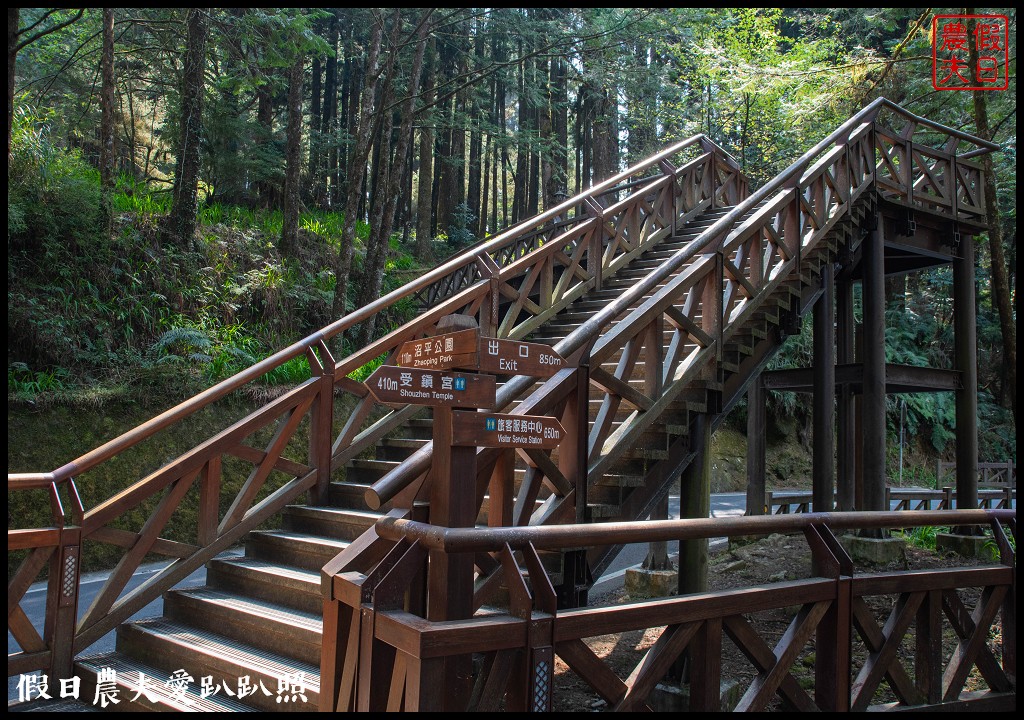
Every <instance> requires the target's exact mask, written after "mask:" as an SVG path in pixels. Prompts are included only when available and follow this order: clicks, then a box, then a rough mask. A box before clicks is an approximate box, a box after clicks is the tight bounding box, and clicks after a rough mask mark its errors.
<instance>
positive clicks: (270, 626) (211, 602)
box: [164, 587, 323, 665]
mask: <svg viewBox="0 0 1024 720" xmlns="http://www.w3.org/2000/svg"><path fill="white" fill-rule="evenodd" d="M164 616H165V617H167V618H168V619H170V620H175V621H177V622H180V623H183V624H189V625H192V626H194V627H197V628H201V629H203V630H208V631H210V632H216V633H219V634H220V635H224V636H226V637H229V638H232V639H234V640H238V641H240V642H246V643H250V644H252V645H254V646H255V647H258V648H260V649H262V650H269V651H270V652H275V653H278V654H280V655H284V656H286V657H289V658H293V659H295V660H300V661H302V662H306V663H309V664H311V665H316V664H319V663H320V649H321V648H320V646H321V640H322V635H323V617H322V615H321V613H311V612H305V611H302V610H296V609H295V608H290V607H287V606H284V605H278V604H276V603H271V602H267V601H265V600H258V599H256V598H251V597H247V596H245V595H239V594H237V593H233V592H227V591H224V590H221V589H218V588H212V587H199V588H187V589H182V590H172V591H170V592H168V593H167V594H166V595H165V596H164Z"/></svg>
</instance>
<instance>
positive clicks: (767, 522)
mask: <svg viewBox="0 0 1024 720" xmlns="http://www.w3.org/2000/svg"><path fill="white" fill-rule="evenodd" d="M1016 517H1017V511H1016V510H915V511H900V512H892V511H889V512H886V511H880V512H869V511H855V512H837V513H800V514H796V515H752V516H749V517H724V518H697V519H681V520H644V521H641V522H609V523H596V524H593V525H582V526H581V525H547V526H542V525H533V526H525V527H515V528H445V527H440V526H437V525H428V524H426V523H421V522H417V521H415V520H399V519H395V518H390V517H385V518H382V519H381V520H378V521H377V524H376V529H377V534H378V535H380V536H381V537H383V538H386V539H388V540H399V539H402V538H407V539H409V540H416V541H419V542H421V543H422V544H423V545H424V547H426V548H428V549H430V550H443V551H445V552H488V551H494V550H496V549H499V548H501V547H502V545H505V544H508V545H509V546H510V547H512V548H516V549H518V548H523V547H526V546H527V545H533V546H534V547H536V548H537V549H538V550H555V549H560V548H581V547H589V546H591V545H619V544H624V543H644V542H658V541H663V540H664V541H667V540H696V539H701V538H714V537H731V536H738V535H767V534H770V533H787V532H799V531H801V530H803V529H804V528H806V527H810V526H812V525H827V526H828V527H830V528H833V529H836V530H852V529H858V528H873V529H878V528H901V527H919V526H924V525H941V526H965V525H988V524H990V523H991V522H992V521H993V520H999V521H1001V522H1002V521H1009V520H1013V519H1015V518H1016Z"/></svg>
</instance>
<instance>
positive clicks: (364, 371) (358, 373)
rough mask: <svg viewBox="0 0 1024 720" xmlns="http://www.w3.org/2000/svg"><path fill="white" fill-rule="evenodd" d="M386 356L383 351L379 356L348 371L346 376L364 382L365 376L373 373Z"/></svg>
mask: <svg viewBox="0 0 1024 720" xmlns="http://www.w3.org/2000/svg"><path fill="white" fill-rule="evenodd" d="M387 357H388V356H387V353H385V354H383V355H381V356H380V357H377V358H374V359H373V360H371V361H370V362H368V363H366V364H365V365H363V366H361V367H358V368H356V369H355V370H353V371H352V372H350V373H349V374H348V377H349V378H350V379H352V380H355V381H356V382H366V378H368V377H370V375H372V374H373V371H374V370H376V369H377V368H379V367H380V366H381V365H383V364H384V361H385V360H387Z"/></svg>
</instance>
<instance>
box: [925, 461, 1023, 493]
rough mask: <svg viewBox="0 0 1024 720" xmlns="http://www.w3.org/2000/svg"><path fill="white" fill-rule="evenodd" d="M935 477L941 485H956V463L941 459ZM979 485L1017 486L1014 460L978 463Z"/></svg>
mask: <svg viewBox="0 0 1024 720" xmlns="http://www.w3.org/2000/svg"><path fill="white" fill-rule="evenodd" d="M935 478H936V484H937V485H938V486H939V487H943V486H944V485H955V484H956V463H955V462H945V461H943V460H940V461H939V464H938V470H937V472H936V473H935ZM978 487H999V488H1001V487H1010V488H1016V487H1017V467H1016V466H1015V465H1014V464H1013V460H1007V461H1006V462H980V463H978Z"/></svg>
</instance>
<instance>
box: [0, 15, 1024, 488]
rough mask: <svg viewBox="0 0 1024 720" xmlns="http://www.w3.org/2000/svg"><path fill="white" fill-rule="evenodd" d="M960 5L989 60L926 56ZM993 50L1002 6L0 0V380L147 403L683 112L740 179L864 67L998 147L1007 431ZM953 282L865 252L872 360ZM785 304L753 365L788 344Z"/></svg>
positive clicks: (896, 350) (505, 214) (615, 167)
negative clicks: (3, 338) (965, 87)
mask: <svg viewBox="0 0 1024 720" xmlns="http://www.w3.org/2000/svg"><path fill="white" fill-rule="evenodd" d="M958 13H959V14H968V15H970V14H980V15H993V14H994V15H1004V16H1006V18H1007V19H1006V25H1007V28H1008V35H1009V43H1008V44H1009V54H1008V56H1009V66H1008V79H1009V87H1008V88H1007V89H1006V90H1002V91H960V92H955V91H954V92H949V91H941V90H938V89H937V88H936V87H935V86H934V85H933V72H932V70H933V68H932V47H933V42H934V40H935V37H934V35H933V33H934V30H933V28H934V23H933V18H934V17H935V16H937V15H941V14H958ZM972 27H973V26H972ZM1015 53H1016V10H1012V9H1009V10H1007V9H984V8H981V9H963V8H952V9H936V8H856V9H844V8H834V9H828V8H826V9H821V8H818V9H801V8H787V9H777V8H776V9H773V8H744V9H739V8H549V9H548V8H540V9H525V8H333V9H330V8H329V9H322V8H279V9H274V8H187V9H185V8H183V9H166V8H89V9H66V8H11V9H9V10H8V95H7V120H8V121H7V147H8V233H7V238H8V239H7V245H8V260H7V263H8V289H7V299H8V316H7V317H8V320H7V325H8V351H7V353H8V399H9V405H13V406H17V407H22V408H29V409H36V408H40V407H44V406H54V405H64V406H70V407H76V406H83V405H85V406H90V407H95V406H97V405H102V404H103V403H104V402H107V401H108V400H109V399H110V398H132V399H141V398H145V400H146V402H147V403H152V404H153V405H154V408H153V410H150V411H149V413H148V414H152V413H153V412H155V411H158V410H159V409H162V408H163V407H166V406H167V405H169V404H171V401H172V400H173V401H177V400H178V399H180V398H182V397H186V396H187V395H189V394H191V393H194V392H196V391H198V390H200V389H202V388H203V387H206V386H209V385H210V384H212V383H213V382H215V381H217V380H220V379H223V378H225V377H228V376H229V375H231V374H233V373H234V372H237V371H238V370H241V369H243V368H246V367H248V366H250V365H252V364H253V363H255V362H257V361H259V360H260V359H262V358H264V357H266V356H267V355H269V354H271V353H272V352H274V351H275V350H277V349H279V348H280V347H282V346H284V345H287V344H289V343H291V342H294V341H295V340H297V339H299V338H301V337H303V336H305V335H307V334H309V333H311V332H313V331H315V330H317V329H319V328H320V327H322V326H323V325H325V324H327V323H329V322H331V321H333V320H335V319H337V318H339V317H342V316H343V315H345V314H346V313H348V312H351V311H352V310H353V309H354V308H358V307H361V306H363V305H365V304H367V303H369V302H371V301H373V300H374V299H376V298H378V297H380V296H381V295H382V294H383V293H386V292H388V291H389V290H390V289H392V288H394V287H397V286H399V285H401V284H402V283H403V282H405V281H407V280H408V279H410V278H412V277H415V276H417V275H418V274H421V273H422V272H424V270H425V269H428V268H430V267H432V266H433V265H434V264H435V263H436V262H438V261H439V260H442V259H444V258H445V257H447V256H449V255H451V254H452V253H455V252H457V251H459V250H461V249H464V248H466V247H468V246H470V245H472V244H473V243H476V242H479V241H481V240H484V239H486V238H488V237H490V236H493V235H494V234H496V233H498V232H500V231H501V230H502V229H504V228H508V227H510V226H512V225H514V224H515V223H517V222H519V221H520V220H523V219H526V218H529V217H531V216H533V215H536V214H537V213H539V212H542V211H543V210H545V209H548V208H551V207H553V206H554V205H557V204H558V203H560V202H561V201H563V200H564V199H566V198H568V197H570V196H572V195H575V194H577V193H579V192H580V191H581V190H583V189H585V188H587V187H589V186H591V185H592V184H595V183H598V182H600V181H602V180H604V179H606V178H609V177H611V176H613V175H615V174H616V173H618V172H619V171H621V170H622V169H624V168H626V167H628V166H629V165H630V164H633V163H635V162H637V161H639V160H641V159H643V158H645V157H647V156H649V155H651V154H653V153H654V152H656V151H657V150H660V149H661V148H664V147H666V146H667V145H669V144H670V143H672V142H674V141H677V140H680V139H683V138H686V137H689V136H691V135H694V134H696V133H705V134H706V135H707V136H708V137H710V138H712V139H713V140H714V141H715V142H716V143H718V144H719V145H720V146H721V147H723V148H725V149H726V150H727V151H728V152H729V153H731V154H732V155H733V157H734V158H735V159H736V160H737V162H738V163H739V164H740V165H741V167H742V169H743V172H744V173H745V174H746V175H747V176H748V177H749V179H750V183H751V189H754V188H756V187H758V186H760V185H763V184H764V183H765V182H767V181H769V180H770V179H771V178H772V177H773V176H775V175H776V174H777V173H779V172H780V171H781V170H783V169H785V168H786V167H787V166H788V165H789V164H790V163H791V162H793V161H794V160H795V159H796V158H797V157H799V155H800V154H801V153H802V152H804V151H805V150H807V149H808V148H809V147H811V146H813V145H814V144H815V143H816V142H817V141H818V140H820V139H821V138H823V137H825V136H826V135H827V134H828V133H829V132H831V131H832V130H833V129H834V128H835V127H836V126H838V125H839V124H840V123H841V122H843V121H844V120H845V119H847V118H848V117H850V116H851V115H852V114H853V113H855V112H856V111H857V110H858V109H860V108H861V107H863V106H865V105H866V104H868V103H870V102H871V101H872V100H874V99H876V98H878V97H886V98H888V99H889V100H891V101H893V102H895V103H898V104H900V105H901V106H903V107H904V108H906V109H907V110H909V111H911V112H913V113H916V114H917V115H920V116H923V117H927V118H929V119H932V120H935V121H937V122H939V123H942V124H944V125H947V126H950V127H954V128H958V129H962V130H964V131H965V132H969V133H972V134H975V135H977V136H980V137H982V138H984V139H989V140H992V141H994V142H996V143H998V144H999V145H1000V146H1001V148H1002V149H1001V152H998V153H994V154H992V155H987V156H985V157H984V161H985V163H986V166H987V167H986V169H987V170H988V171H989V177H990V178H991V180H992V182H991V183H990V184H989V186H986V188H985V193H986V201H987V206H988V211H989V217H988V223H989V231H988V233H986V234H984V235H979V236H976V237H975V238H974V242H975V244H976V257H977V303H978V366H979V414H980V421H981V428H982V429H981V442H980V452H981V457H980V458H979V459H980V460H982V461H1000V460H1006V459H1014V460H1015V458H1016V55H1015ZM951 287H952V275H951V272H950V270H949V268H948V267H941V268H937V269H933V270H928V271H923V272H919V273H915V274H911V275H909V276H904V277H898V278H893V279H892V280H891V281H889V283H888V287H887V292H888V301H889V303H890V307H891V309H892V312H891V313H889V314H888V316H887V317H888V323H889V325H888V330H887V337H888V347H887V355H888V359H889V361H890V362H899V363H904V364H909V365H921V366H933V367H949V366H950V363H951V357H952V348H953V339H952V338H953V328H952V302H951V297H952V291H951ZM412 312H414V308H412V307H411V306H410V307H405V306H402V307H400V308H399V309H398V310H395V311H393V313H392V315H390V316H388V317H386V318H384V320H383V321H380V322H378V323H377V325H381V324H382V323H383V324H385V325H386V324H391V325H394V324H399V323H401V322H404V321H405V320H406V319H407V316H406V315H403V313H412ZM387 329H388V328H387V327H380V326H375V325H373V324H371V323H370V322H367V323H364V324H362V325H361V326H359V328H358V332H357V333H354V334H353V336H352V337H346V338H345V339H344V341H343V342H344V343H346V344H347V346H348V347H349V348H350V349H351V348H354V347H358V346H360V345H362V344H364V343H365V341H366V340H367V339H369V338H371V337H373V336H375V335H379V334H381V333H382V332H384V331H386V330H387ZM809 334H810V329H809V328H807V327H805V328H804V333H803V334H802V335H800V336H798V337H796V338H794V339H791V340H790V342H789V343H788V344H787V345H786V346H785V348H784V349H783V351H782V352H781V353H780V354H779V355H778V356H777V357H776V358H775V359H774V360H773V367H796V366H807V365H809V364H810V341H809ZM308 376H309V368H308V364H306V363H305V361H304V360H302V359H301V358H300V359H299V360H298V361H297V362H295V363H289V364H288V365H285V366H283V367H281V368H277V369H276V370H275V371H274V373H272V374H270V375H268V376H267V377H265V378H264V379H263V383H264V384H265V385H266V386H267V388H268V391H267V392H272V390H273V388H274V387H279V386H287V385H288V384H289V383H295V382H297V381H299V380H302V379H304V378H306V377H308ZM771 402H772V407H771V412H772V414H773V416H775V417H776V418H777V419H778V420H779V422H781V421H782V419H787V418H788V419H789V421H791V422H792V423H795V425H796V426H798V427H803V428H806V426H807V425H808V424H809V422H810V412H809V408H808V407H807V406H805V404H804V400H802V399H800V398H799V397H798V396H796V395H795V394H792V393H789V394H787V393H773V394H772V399H771ZM889 403H890V407H889V424H890V434H891V437H892V438H893V439H894V440H893V442H894V443H895V439H896V438H897V437H899V436H900V434H901V432H905V433H906V434H907V437H908V440H907V443H908V446H911V447H913V448H916V450H917V451H919V452H920V453H922V454H924V455H929V454H930V456H932V457H938V456H943V455H946V456H948V455H949V454H950V453H951V451H952V444H953V438H954V435H953V426H954V419H955V413H954V400H953V397H952V395H951V394H950V393H933V394H927V395H926V394H920V395H904V396H891V397H890V398H889ZM143 419H145V417H140V418H139V420H143ZM743 426H744V425H743V423H742V422H737V427H743ZM85 449H86V448H79V451H84V450H85ZM33 469H39V468H33Z"/></svg>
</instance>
